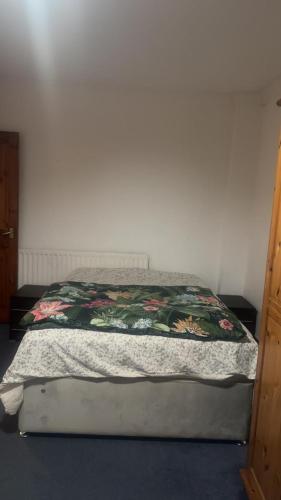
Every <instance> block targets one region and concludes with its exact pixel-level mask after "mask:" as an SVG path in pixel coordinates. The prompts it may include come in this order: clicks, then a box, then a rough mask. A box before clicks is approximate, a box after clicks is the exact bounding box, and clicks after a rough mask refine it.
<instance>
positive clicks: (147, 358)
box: [0, 270, 257, 414]
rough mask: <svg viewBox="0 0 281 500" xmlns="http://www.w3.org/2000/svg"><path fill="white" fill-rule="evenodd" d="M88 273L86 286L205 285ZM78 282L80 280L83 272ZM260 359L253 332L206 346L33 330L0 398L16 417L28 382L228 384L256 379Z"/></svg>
mask: <svg viewBox="0 0 281 500" xmlns="http://www.w3.org/2000/svg"><path fill="white" fill-rule="evenodd" d="M83 273H84V274H83ZM83 273H82V274H83V281H87V277H88V280H89V281H96V282H98V281H99V282H104V283H106V282H109V283H115V282H118V283H121V282H123V283H124V280H125V281H126V279H127V283H129V284H131V283H136V284H137V283H144V281H145V283H147V284H150V283H151V281H150V280H152V281H153V283H157V284H174V285H176V284H179V281H180V282H181V284H183V282H184V284H187V285H190V284H191V283H192V284H193V285H195V284H197V285H198V284H200V281H199V280H198V278H196V277H193V276H190V275H175V274H172V273H158V277H156V275H154V276H152V274H153V272H152V274H151V271H143V270H142V271H141V272H140V271H135V273H131V275H130V279H129V277H128V276H129V274H130V273H128V275H127V278H126V273H125V274H124V270H122V279H120V276H119V278H118V277H117V275H118V273H120V270H119V271H116V272H115V274H114V273H113V274H112V273H111V275H108V279H106V276H105V274H108V273H109V270H106V272H105V273H102V272H100V276H99V277H98V279H97V274H96V275H95V276H94V277H93V274H92V272H91V273H90V274H91V276H90V277H89V273H88V274H87V272H84V271H83ZM149 273H150V274H149ZM154 273H155V272H154ZM136 274H139V279H137V278H136ZM77 276H79V277H77ZM141 276H142V278H141ZM161 276H162V277H161ZM75 278H76V280H81V272H80V274H79V273H76V276H75ZM68 279H70V276H69V277H68ZM71 279H74V277H73V275H72V276H71ZM115 279H116V280H118V281H116V280H115ZM167 281H168V282H167ZM256 360H257V344H256V342H255V341H254V339H253V338H252V336H251V335H250V334H249V333H247V338H246V342H225V341H215V342H206V341H200V340H189V339H175V338H168V337H162V336H159V337H156V336H147V335H143V336H142V335H137V336H133V335H127V334H122V333H116V334H114V333H105V332H98V331H96V332H93V331H88V330H73V329H46V330H32V331H29V332H27V333H26V335H25V337H24V339H23V341H22V342H21V344H20V346H19V349H18V351H17V354H16V356H15V358H14V360H13V362H12V364H11V365H10V367H9V368H8V370H7V372H6V374H5V376H4V378H3V383H2V384H0V398H1V399H2V402H3V404H4V406H5V410H6V412H7V413H10V414H14V413H16V411H17V410H18V408H19V406H20V404H21V401H22V396H23V384H24V382H26V381H28V380H32V379H36V378H58V377H86V378H89V377H90V378H108V377H125V378H128V377H129V378H132V377H134V378H136V377H155V376H157V377H186V378H193V379H194V378H195V379H199V380H200V379H201V380H202V379H208V380H225V379H227V378H229V377H233V376H236V377H237V376H241V377H244V378H247V379H250V380H253V379H254V378H255V371H256Z"/></svg>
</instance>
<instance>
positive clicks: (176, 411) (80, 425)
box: [19, 378, 253, 441]
mask: <svg viewBox="0 0 281 500" xmlns="http://www.w3.org/2000/svg"><path fill="white" fill-rule="evenodd" d="M252 390H253V383H252V382H250V381H246V382H235V383H231V382H221V383H214V382H202V381H200V382H199V381H193V380H184V379H165V380H163V379H138V380H134V381H132V379H110V380H104V379H103V380H100V381H97V380H85V379H78V378H61V379H53V380H43V379H41V380H38V381H36V382H32V383H27V384H26V386H25V389H24V402H23V405H22V407H21V410H20V414H19V429H20V431H21V432H22V433H26V432H32V433H33V432H35V433H38V432H42V433H73V434H96V435H115V436H116V435H118V436H147V437H175V438H194V439H222V440H235V441H236V440H237V441H244V440H247V437H248V429H249V420H250V412H251V401H252Z"/></svg>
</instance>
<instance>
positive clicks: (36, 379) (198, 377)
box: [0, 268, 257, 441]
mask: <svg viewBox="0 0 281 500" xmlns="http://www.w3.org/2000/svg"><path fill="white" fill-rule="evenodd" d="M75 283H77V284H78V283H80V284H81V283H82V285H83V286H84V287H85V289H87V287H88V291H89V290H90V291H91V293H92V294H96V293H97V292H96V290H95V289H93V287H92V285H91V284H92V283H95V284H96V287H99V286H102V284H104V285H106V288H109V289H110V293H111V295H110V297H111V298H112V297H115V298H116V297H117V296H118V294H119V297H120V294H121V298H122V300H123V302H122V301H121V304H118V305H119V307H120V305H121V306H122V307H123V308H124V307H129V305H128V304H127V302H126V300H128V287H139V288H140V289H141V290H144V289H145V290H146V291H147V287H152V288H150V289H152V290H153V293H154V295H153V297H155V293H156V291H157V293H160V292H159V289H158V288H159V287H162V288H163V289H164V290H166V292H167V290H168V291H170V290H173V289H174V287H178V288H177V289H176V290H179V289H180V290H181V291H182V290H184V291H185V293H184V294H181V295H180V296H179V295H177V297H181V298H180V299H178V301H179V300H180V301H181V302H180V304H181V309H180V310H181V311H182V310H183V309H182V307H183V306H184V307H187V305H188V306H189V305H190V304H191V302H192V301H193V302H194V297H193V295H194V294H197V295H198V294H199V293H200V294H202V293H203V295H200V297H201V299H200V300H201V301H203V302H205V305H206V307H205V309H206V311H207V312H206V313H205V312H204V311H205V310H204V309H203V310H202V308H201V309H200V310H201V319H202V318H203V319H202V322H201V323H200V324H201V325H202V324H204V321H205V318H206V314H207V313H208V311H209V312H210V311H211V312H213V311H214V312H215V313H216V314H217V310H218V308H219V307H222V308H223V309H222V314H225V315H226V314H228V313H229V312H227V311H226V310H225V309H224V308H225V306H222V304H219V299H218V298H217V297H216V296H213V297H214V298H211V295H210V294H209V293H207V292H206V294H205V295H204V293H205V292H204V290H208V289H207V287H206V286H205V285H204V283H202V281H201V280H200V279H199V278H197V277H195V276H193V275H187V274H179V273H162V272H158V271H152V270H143V269H87V268H82V269H78V270H76V271H74V272H73V273H71V274H70V275H69V276H67V278H66V281H65V282H62V283H60V285H61V287H62V288H64V289H65V288H66V287H68V288H69V287H70V288H71V289H72V296H73V293H74V292H73V290H76V287H75ZM99 284H100V285H99ZM82 285H80V289H81V286H82ZM117 286H118V287H127V288H126V289H125V288H124V289H122V288H121V290H123V291H120V289H117V288H114V287H117ZM153 287H155V288H153ZM157 287H158V288H157ZM131 289H132V288H130V290H131ZM54 290H57V289H56V288H54ZM116 290H118V291H117V292H116ZM124 290H126V291H124ZM55 293H60V292H57V291H56V292H55V291H54V292H53V299H52V296H51V299H50V297H49V299H50V300H53V303H54V299H55V298H56V296H55ZM75 293H77V291H76V292H75ZM114 294H115V295H114ZM116 294H117V295H116ZM122 294H123V295H122ZM126 294H127V295H126ZM192 294H193V295H192ZM157 297H158V295H157ZM80 299H81V296H80ZM64 300H65V301H64V302H63V304H64V305H63V306H61V310H60V316H61V317H63V316H64V313H66V311H67V310H68V311H70V310H71V308H70V305H69V304H71V300H72V299H67V298H66V297H65V299H64ZM67 300H70V302H69V304H67ZM83 300H84V299H82V300H80V302H81V301H82V302H83ZM139 300H140V299H139ZM157 300H158V303H157ZM157 300H156V299H155V298H152V299H151V298H150V299H147V298H146V300H143V304H142V306H143V309H145V311H146V318H148V319H149V321H151V320H150V318H151V317H152V315H153V313H154V311H156V312H157V309H158V312H159V309H160V306H161V300H160V299H159V298H158V299H157ZM102 301H103V302H106V301H105V300H104V299H103V300H100V299H99V303H98V300H96V299H95V300H94V301H93V307H94V305H96V306H97V305H99V306H101V305H104V304H101V302H102ZM153 301H154V302H153ZM111 302H113V301H111ZM162 302H163V301H162ZM94 303H95V304H94ZM71 305H72V304H71ZM107 305H108V304H107ZM110 305H111V304H110ZM138 305H139V304H138ZM162 305H163V304H162ZM166 305H167V304H165V306H166ZM201 305H202V304H201ZM82 307H84V311H86V309H87V304H86V303H82ZM63 308H65V309H63ZM67 308H69V309H67ZM212 308H213V309H212ZM39 309H40V308H39ZM39 309H38V308H37V310H36V311H37V312H35V313H34V314H33V316H32V319H33V320H34V318H35V317H37V319H38V323H36V322H35V324H32V325H31V329H30V330H29V331H28V332H27V333H26V335H25V337H24V339H23V341H22V343H21V344H20V346H19V349H18V352H17V354H16V356H15V358H14V360H13V362H12V364H11V366H10V367H9V369H8V370H7V372H6V374H5V376H4V379H3V383H2V384H1V385H0V398H1V399H2V402H3V404H4V406H5V409H6V412H7V413H10V414H13V413H16V412H17V411H19V430H20V432H21V433H22V434H25V433H33V432H35V433H36V432H44V433H45V432H47V433H73V434H97V435H99V434H100V435H101V434H102V435H120V436H150V437H184V438H196V439H224V440H235V441H236V440H237V441H244V440H247V436H248V428H249V420H250V413H251V401H252V391H253V381H254V378H255V369H256V358H257V345H256V341H255V340H254V339H253V337H252V335H251V334H250V333H249V332H248V331H247V330H246V329H245V328H243V327H242V325H240V327H241V328H240V330H239V331H240V337H239V338H237V339H234V338H232V339H231V340H230V341H229V340H228V339H227V335H225V337H224V338H222V339H220V338H214V340H212V338H208V339H207V340H206V338H204V336H207V335H208V332H204V329H202V328H201V329H200V328H198V329H197V331H195V330H190V328H189V331H190V332H191V334H190V336H189V338H188V337H185V334H184V333H182V332H183V329H182V328H181V330H179V328H178V330H175V328H174V329H173V330H174V333H173V335H170V334H169V333H166V332H167V325H166V324H164V323H163V324H162V323H159V321H158V323H155V324H156V327H155V328H157V329H158V330H157V331H154V334H152V335H150V334H147V332H146V331H145V330H143V331H142V330H140V329H136V330H135V332H136V333H137V334H132V332H125V331H123V330H122V328H123V327H122V324H121V323H120V320H118V321H119V323H118V322H117V320H116V319H114V321H115V323H114V324H115V325H117V326H118V328H117V327H116V332H115V331H112V330H113V329H112V328H109V329H107V331H106V328H105V327H104V320H103V322H102V321H101V318H103V316H101V314H100V316H99V317H94V316H91V317H94V319H93V320H92V322H93V324H94V326H95V328H93V327H91V328H82V327H77V325H78V323H76V324H75V323H73V324H72V325H71V328H69V325H66V326H64V325H63V324H60V325H57V324H53V325H51V324H45V323H44V322H43V324H41V322H40V318H41V317H40V314H41V313H38V311H39ZM41 310H42V309H40V311H41ZM198 310H199V309H198ZM87 311H88V309H87ZM89 311H91V312H92V309H91V310H90V309H89ZM188 311H189V309H188ZM202 311H203V312H202ZM158 312H157V313H158ZM198 314H199V313H198ZM36 315H37V316H36ZM204 315H205V316H204ZM69 316H71V315H69ZM73 317H74V316H73V314H72V318H73ZM190 318H191V315H190V314H189V316H188V325H189V327H190V325H193V328H194V324H195V323H194V322H193V323H192V322H191V319H190ZM29 319H30V318H29ZM49 319H50V318H48V320H49ZM148 319H147V321H148ZM142 321H144V320H142ZM227 321H228V320H226V319H223V320H220V324H221V325H223V326H224V329H225V332H224V333H225V334H227V333H229V334H230V333H231V332H230V327H229V326H228V325H229V324H230V323H229V321H228V323H227ZM112 324H113V323H112ZM173 324H175V322H174V323H173ZM177 324H181V326H182V322H180V321H178V323H177ZM99 325H100V328H98V326H99ZM135 325H138V327H139V326H140V320H137V321H135ZM157 325H158V326H157ZM159 325H160V326H159ZM78 326H79V325H78ZM165 328H166V329H165ZM227 329H228V330H227ZM205 330H206V328H205ZM242 330H243V334H241V331H242ZM179 331H180V332H181V333H180V334H179ZM186 331H187V330H186ZM135 332H133V333H135ZM192 332H193V333H192ZM142 333H143V334H142Z"/></svg>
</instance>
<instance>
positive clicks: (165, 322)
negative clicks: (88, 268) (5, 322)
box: [22, 281, 246, 342]
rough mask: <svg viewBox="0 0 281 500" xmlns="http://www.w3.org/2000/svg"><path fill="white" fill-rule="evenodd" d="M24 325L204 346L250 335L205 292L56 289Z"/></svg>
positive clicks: (70, 285)
mask: <svg viewBox="0 0 281 500" xmlns="http://www.w3.org/2000/svg"><path fill="white" fill-rule="evenodd" d="M22 324H23V325H24V326H28V327H29V328H30V329H34V330H38V329H46V328H48V329H49V328H64V329H65V328H70V329H71V328H75V329H85V330H93V331H97V330H98V331H100V332H109V333H110V332H113V333H115V334H116V333H123V334H124V333H125V334H130V335H154V336H155V335H157V336H164V337H175V338H181V339H193V340H201V341H209V340H211V341H214V340H224V341H237V342H238V341H241V339H243V338H244V337H245V335H246V334H245V331H244V330H243V328H242V326H241V324H240V322H239V321H238V319H237V318H236V317H235V315H234V314H233V313H232V312H231V311H229V309H228V308H227V307H226V306H225V305H224V304H223V303H222V302H221V301H220V299H219V298H218V297H216V296H215V295H214V294H213V293H212V292H211V290H210V289H209V288H205V287H201V286H158V285H157V286H152V285H108V284H107V285H105V284H97V283H87V282H75V281H65V282H62V283H54V284H52V285H51V286H50V287H49V290H48V291H47V292H46V293H45V294H44V296H43V297H42V299H41V300H39V301H38V302H37V303H36V304H35V306H34V307H33V309H31V310H30V311H29V312H28V313H27V314H26V315H25V316H24V317H23V319H22Z"/></svg>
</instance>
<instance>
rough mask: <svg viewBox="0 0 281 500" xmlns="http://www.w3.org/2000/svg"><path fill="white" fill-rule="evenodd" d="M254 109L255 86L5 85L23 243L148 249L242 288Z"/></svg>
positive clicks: (169, 262) (220, 284) (166, 262)
mask: <svg viewBox="0 0 281 500" xmlns="http://www.w3.org/2000/svg"><path fill="white" fill-rule="evenodd" d="M259 113H260V106H259V100H258V98H257V96H237V97H235V98H233V96H229V95H223V94H222V95H211V94H210V95H192V96H188V95H184V94H173V93H153V92H148V91H147V92H146V91H139V92H137V91H134V92H133V91H121V90H120V91H118V90H116V91H113V90H103V91H101V90H98V89H93V88H90V87H82V86H81V87H79V86H75V87H74V86H64V87H55V86H46V85H45V86H41V87H38V86H37V87H36V86H34V85H33V84H27V83H24V84H23V83H14V84H11V83H10V84H5V85H3V86H2V87H1V92H0V129H2V130H17V131H19V132H20V134H21V189H20V246H21V247H28V248H57V249H58V248H64V249H72V250H105V251H136V252H146V253H148V254H149V255H150V264H151V267H152V268H155V269H163V270H171V271H172V270H173V271H182V272H193V273H196V274H198V275H200V276H201V277H202V278H203V279H204V280H205V281H206V282H207V283H208V284H209V285H210V286H211V287H213V288H214V289H215V290H217V289H218V288H219V289H220V291H221V292H233V293H242V291H243V287H244V280H245V268H246V261H247V255H248V250H247V249H248V239H247V234H248V233H247V231H248V223H249V221H248V220H247V213H248V212H249V209H250V205H251V202H252V200H251V186H252V185H253V177H254V175H255V174H254V170H255V168H256V161H255V153H256V151H257V137H258V132H259Z"/></svg>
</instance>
